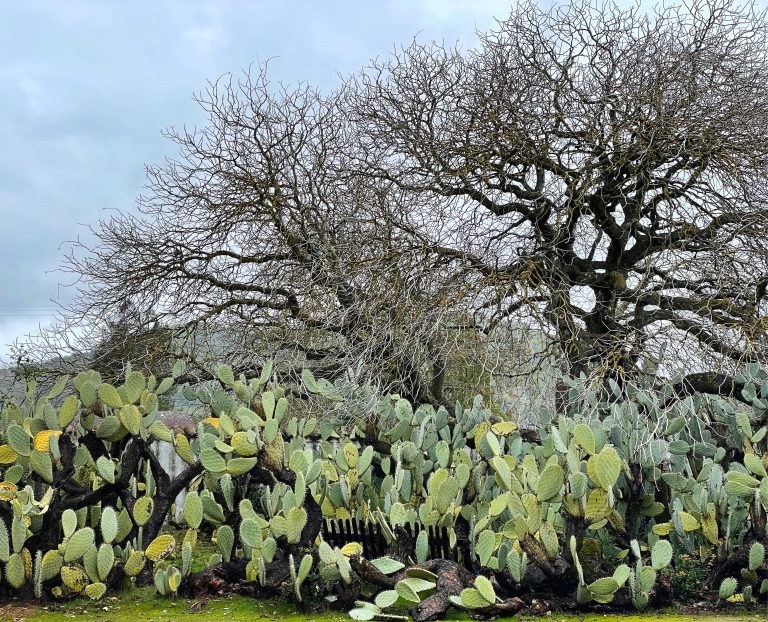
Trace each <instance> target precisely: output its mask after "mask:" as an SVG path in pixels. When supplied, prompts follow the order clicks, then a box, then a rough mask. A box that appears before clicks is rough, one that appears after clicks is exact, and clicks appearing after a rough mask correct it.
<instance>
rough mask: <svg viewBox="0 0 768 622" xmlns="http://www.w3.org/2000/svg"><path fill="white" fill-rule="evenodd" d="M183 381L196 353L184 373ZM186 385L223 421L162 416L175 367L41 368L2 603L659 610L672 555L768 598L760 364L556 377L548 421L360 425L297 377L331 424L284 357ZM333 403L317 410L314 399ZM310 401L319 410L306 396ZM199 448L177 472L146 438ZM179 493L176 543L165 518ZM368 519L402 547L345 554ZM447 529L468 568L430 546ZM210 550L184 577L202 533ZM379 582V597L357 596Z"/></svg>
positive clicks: (307, 379)
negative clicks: (230, 595) (277, 380)
mask: <svg viewBox="0 0 768 622" xmlns="http://www.w3.org/2000/svg"><path fill="white" fill-rule="evenodd" d="M181 373H183V364H182V363H179V364H177V366H176V367H175V368H174V374H175V376H178V375H180V374H181ZM217 376H218V385H217V386H216V387H215V388H211V387H189V386H185V387H183V391H184V395H185V397H186V398H187V399H188V400H193V401H199V402H200V403H201V404H203V405H205V406H206V407H207V408H208V410H209V415H210V416H207V417H205V418H203V419H202V420H201V421H200V422H199V423H198V425H197V430H196V432H195V433H194V434H185V433H182V432H178V433H177V432H174V431H172V430H170V429H169V428H168V427H166V425H165V424H164V423H163V422H162V421H160V420H159V419H158V418H157V416H156V415H157V408H158V397H159V396H160V395H163V394H164V393H166V392H168V391H170V390H171V389H172V388H174V378H173V377H171V378H166V379H162V380H161V379H158V378H155V377H149V378H146V377H145V376H144V375H142V374H141V373H138V372H134V371H131V370H130V369H128V370H127V372H126V374H125V377H124V382H123V384H122V385H120V386H113V385H111V384H108V383H105V382H102V381H101V379H100V377H99V375H98V374H97V373H96V372H92V371H91V372H84V373H81V374H78V375H77V376H76V377H74V378H71V379H69V378H62V379H61V380H60V381H59V382H57V383H56V384H55V386H52V387H50V388H48V389H46V390H45V391H41V390H39V389H38V387H37V386H36V385H35V383H34V381H30V382H29V384H28V387H27V394H26V399H25V400H24V401H23V403H22V404H16V403H13V402H9V403H6V404H5V405H4V407H3V409H2V431H1V432H0V473H1V474H2V482H0V570H1V571H2V577H1V578H2V584H1V586H0V593H1V594H3V595H4V596H19V597H24V598H38V599H42V598H59V599H61V598H68V597H72V596H76V595H85V596H87V597H89V598H92V599H94V600H99V599H101V598H103V597H104V595H105V594H107V593H108V592H110V591H114V590H118V589H125V588H127V587H129V586H130V585H132V584H154V586H155V588H156V589H157V591H158V592H159V593H160V594H162V595H168V596H171V597H173V596H175V595H177V594H180V595H182V596H186V595H193V594H194V595H196V596H199V595H200V594H205V593H221V592H222V591H225V590H238V591H240V592H243V593H249V594H253V595H254V596H259V595H274V594H275V591H276V590H277V591H281V590H282V591H283V592H284V593H285V595H286V596H288V597H291V598H293V599H295V600H296V601H297V602H299V603H305V604H306V603H307V602H312V603H317V602H323V603H326V604H327V605H328V606H334V607H344V608H347V609H349V610H350V615H351V616H352V617H353V618H355V619H361V620H367V619H373V618H384V619H388V618H399V617H401V616H402V615H403V614H404V612H406V611H407V612H408V613H409V614H410V615H411V616H412V617H413V618H414V619H416V620H425V619H432V618H434V617H439V616H441V615H443V614H444V613H445V611H446V609H447V608H448V607H459V608H463V609H467V610H471V611H472V612H473V613H475V614H476V615H483V616H494V615H499V614H501V613H505V612H515V611H517V610H519V609H520V608H522V607H524V606H527V605H529V604H530V603H531V600H530V599H531V597H532V596H534V595H536V596H537V597H540V598H545V599H549V600H550V601H552V602H554V603H556V604H557V605H558V606H561V607H571V606H572V607H583V608H589V607H606V606H608V607H619V608H620V607H626V608H634V609H637V610H643V609H645V608H647V607H649V606H652V605H653V604H663V605H666V604H668V603H669V601H670V599H671V598H672V595H671V594H670V588H669V584H670V582H669V575H670V573H672V572H674V568H675V564H676V559H677V558H678V557H679V556H681V555H684V556H697V557H699V558H700V559H702V560H704V561H706V563H708V564H709V567H710V568H711V571H710V574H709V577H708V580H707V582H706V585H702V586H701V590H702V597H705V596H707V595H710V596H711V598H712V600H713V602H715V601H725V600H730V601H734V600H741V601H745V602H753V601H760V600H762V601H765V600H766V598H768V594H767V593H768V565H767V564H766V556H765V545H766V543H768V532H767V530H766V529H767V528H766V511H768V438H766V436H767V434H766V432H767V431H768V428H766V421H767V419H768V417H767V416H768V374H766V373H765V372H763V371H762V370H760V369H757V368H755V367H749V368H747V369H746V370H744V372H743V373H742V380H743V381H744V386H745V387H746V388H745V389H744V391H743V393H742V394H741V395H738V396H734V397H733V398H731V399H726V398H723V397H719V396H711V395H700V394H695V395H687V396H683V395H678V394H676V393H675V392H674V391H673V389H672V388H671V387H672V386H673V385H672V384H670V383H663V382H661V381H660V380H659V379H658V378H657V377H656V376H655V375H654V374H653V373H648V374H647V375H646V376H642V377H640V378H639V379H637V380H636V381H635V382H628V381H626V382H624V383H623V384H621V385H620V384H618V383H617V382H614V381H613V380H610V381H607V382H605V383H598V384H594V383H589V382H587V381H586V380H585V379H571V378H563V383H564V386H565V389H564V396H563V398H564V399H562V400H559V403H560V406H559V407H558V411H557V412H548V411H546V410H545V411H543V412H541V413H537V414H536V416H535V417H532V420H536V421H538V422H541V424H540V425H537V426H536V427H535V428H534V429H530V428H525V427H524V428H523V429H520V428H518V426H517V425H516V423H515V422H512V421H508V420H505V419H504V418H503V417H500V416H498V415H494V414H492V412H491V411H490V410H489V409H487V408H486V407H484V405H483V404H482V401H481V400H479V399H478V400H476V401H475V403H474V404H472V406H471V407H468V408H466V407H462V406H461V405H459V404H457V405H456V406H455V407H453V408H452V409H450V410H449V409H447V408H445V407H444V406H440V407H433V406H431V405H419V406H418V407H416V408H414V405H412V404H410V403H409V402H408V401H406V400H404V399H402V398H400V397H399V396H396V395H394V396H386V397H384V398H382V399H381V400H379V402H378V405H377V411H376V412H375V413H374V414H373V415H371V416H369V417H366V418H365V419H362V418H360V417H359V416H356V415H353V416H350V415H349V412H347V410H346V406H345V404H346V402H345V398H344V397H343V396H342V395H341V394H340V393H339V392H338V391H337V390H336V389H335V387H334V385H333V384H331V383H330V382H328V381H326V380H321V379H315V378H314V376H313V375H312V374H311V373H309V372H305V373H304V375H303V388H304V391H305V392H306V393H308V394H309V395H310V398H311V400H313V401H314V402H315V406H316V407H319V408H320V410H321V411H322V416H320V417H314V416H311V415H309V414H307V415H303V416H296V415H294V414H293V413H292V410H293V409H292V408H291V403H290V400H289V398H288V395H286V392H285V391H283V390H282V389H281V388H280V387H278V386H276V385H275V384H274V382H273V381H272V374H271V366H270V365H266V366H265V368H264V369H263V371H262V373H261V375H260V377H258V378H250V379H247V378H245V377H243V376H240V377H239V378H238V377H235V374H234V373H233V372H232V370H231V369H230V368H229V367H227V366H222V367H220V368H219V370H218V373H217ZM316 409H317V408H316ZM303 410H304V411H305V412H312V410H311V409H310V410H307V409H303ZM155 442H160V443H168V444H170V445H172V446H173V447H174V449H175V451H176V453H177V454H178V456H179V457H180V458H181V459H182V460H183V461H184V462H185V463H186V466H185V468H184V470H183V471H182V472H181V473H180V474H178V475H176V476H175V477H173V478H172V477H171V476H170V475H169V474H168V473H166V472H165V470H164V469H163V468H162V466H161V465H160V463H159V462H158V460H157V459H156V458H155V456H154V453H153V451H152V448H151V445H152V443H155ZM182 490H186V491H187V495H186V498H185V502H184V507H183V508H180V510H181V512H180V514H181V516H182V517H183V519H182V521H183V523H184V525H185V532H184V534H183V535H179V534H173V533H164V532H163V530H162V527H163V525H164V523H165V521H166V519H167V517H168V515H169V512H170V510H171V508H172V506H173V503H174V499H175V498H176V496H177V495H178V493H179V492H181V491H182ZM352 516H355V517H357V518H362V519H364V520H367V521H370V522H372V523H376V524H377V525H378V526H379V528H380V530H381V531H382V533H383V534H384V537H385V538H386V540H387V544H388V547H389V551H388V553H387V555H386V556H384V557H379V558H377V559H366V558H365V557H364V555H363V547H362V546H360V544H358V543H350V544H347V545H346V546H344V547H342V548H336V547H333V546H331V545H330V544H328V543H327V542H325V541H324V540H323V538H322V529H321V528H322V521H323V519H324V518H334V519H346V518H350V517H352ZM416 523H419V524H420V525H423V526H435V527H442V528H445V530H446V531H447V533H448V537H449V538H450V540H451V544H452V545H454V546H455V545H457V543H458V542H459V540H461V541H462V542H465V543H467V548H468V550H469V556H468V558H467V559H463V560H462V561H461V563H457V562H454V561H449V560H442V559H428V554H429V550H430V549H429V542H428V535H427V532H426V531H421V532H420V533H419V536H418V537H415V538H411V537H410V536H409V535H408V534H409V533H411V532H410V531H406V529H404V528H405V527H406V526H407V525H415V524H416ZM200 538H206V539H212V540H214V541H215V543H216V550H217V552H216V553H215V554H214V555H213V556H212V557H211V559H210V560H209V563H208V568H207V569H206V570H204V571H202V572H196V573H193V572H191V568H192V559H193V556H194V552H195V547H196V544H197V541H198V539H200ZM363 594H366V595H367V596H366V597H364V596H363Z"/></svg>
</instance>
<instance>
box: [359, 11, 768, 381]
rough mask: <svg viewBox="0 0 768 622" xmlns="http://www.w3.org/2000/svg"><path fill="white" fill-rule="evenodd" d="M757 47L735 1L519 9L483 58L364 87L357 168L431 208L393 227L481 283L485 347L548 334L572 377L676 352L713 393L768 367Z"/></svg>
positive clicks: (767, 221) (420, 61)
mask: <svg viewBox="0 0 768 622" xmlns="http://www.w3.org/2000/svg"><path fill="white" fill-rule="evenodd" d="M766 33H767V31H766V21H765V15H764V14H763V13H757V12H756V10H755V8H754V7H751V6H746V7H744V6H741V5H737V4H735V3H734V2H731V1H730V0H722V1H721V0H716V1H714V2H706V1H695V2H691V3H688V4H686V5H685V6H677V7H665V6H662V7H659V8H656V9H655V10H654V12H653V13H652V14H646V13H645V12H643V10H642V9H641V8H640V7H639V6H632V7H630V8H629V9H622V8H620V7H619V6H618V5H616V4H609V5H599V8H598V6H596V5H593V4H592V3H589V2H583V1H577V2H575V3H573V4H568V5H559V6H556V7H554V8H553V9H551V10H549V11H546V10H543V9H541V8H539V7H538V6H536V5H535V4H533V3H527V2H526V3H522V4H520V5H518V6H517V7H516V8H514V10H513V12H512V14H511V15H510V17H509V18H508V19H507V20H505V21H503V22H500V23H499V26H498V29H497V30H496V31H494V32H490V33H487V34H485V35H483V36H482V37H481V45H480V47H479V49H477V50H476V51H472V52H470V53H468V54H463V53H460V52H459V51H457V50H451V49H446V48H445V47H442V46H436V45H419V44H414V45H412V46H411V47H409V48H408V49H406V50H404V51H403V52H402V53H400V54H397V55H395V56H394V58H391V59H390V60H388V61H386V62H383V63H377V64H375V65H374V66H373V67H372V68H370V69H368V70H366V71H365V72H364V73H362V74H361V75H360V76H359V78H358V79H357V84H356V89H355V91H354V97H353V98H352V99H353V104H352V107H353V110H354V113H355V114H354V118H355V121H356V123H357V124H358V126H359V127H360V128H361V132H360V134H359V135H358V136H359V137H360V139H361V141H362V144H363V145H364V147H363V149H362V151H361V152H362V153H365V155H366V157H365V159H364V161H363V162H361V163H359V164H358V165H357V168H359V169H360V170H362V171H366V172H367V173H368V174H370V175H371V176H373V177H375V178H377V179H382V180H386V181H389V182H390V183H392V184H393V185H395V186H396V187H398V188H400V189H402V190H404V191H406V192H411V193H413V194H415V195H417V196H419V197H420V198H422V199H421V200H422V202H423V203H424V202H425V204H426V205H428V206H429V209H428V210H425V211H421V212H419V213H413V212H412V211H408V210H406V211H396V212H393V213H392V214H391V217H392V218H393V221H396V222H397V223H398V224H399V225H400V226H402V227H403V228H407V229H410V230H411V231H413V232H414V235H415V236H416V237H418V239H419V240H420V241H421V242H422V243H423V245H424V246H425V247H428V248H429V249H430V250H431V251H432V252H434V253H435V254H436V255H440V256H443V257H445V258H446V260H452V261H454V262H455V265H456V266H459V265H461V266H463V267H464V269H465V270H466V271H467V272H468V273H471V274H472V275H473V276H474V279H473V283H475V284H476V285H477V289H476V293H475V295H476V300H477V304H476V305H475V307H474V311H475V315H474V317H475V319H476V321H477V323H478V325H479V326H482V327H484V329H485V330H492V329H493V328H494V327H495V326H498V325H501V324H504V323H508V322H510V321H511V320H517V322H519V323H522V324H524V325H530V326H532V327H536V328H538V329H541V330H543V332H544V333H545V334H546V335H547V336H548V338H549V343H550V344H551V346H552V347H553V348H554V350H555V351H556V352H557V354H558V356H562V357H564V359H565V361H566V362H567V364H568V368H569V369H570V370H571V371H572V372H576V373H578V372H582V371H583V372H587V373H594V372H599V373H602V374H611V373H613V374H617V375H622V374H623V373H624V372H627V371H629V372H631V371H632V370H635V369H637V367H638V365H640V364H641V362H642V361H643V360H644V358H646V357H648V356H649V355H652V354H654V353H656V352H657V351H658V348H659V346H660V345H661V344H662V343H669V344H671V345H672V346H673V347H669V348H668V350H667V352H668V364H670V365H671V366H674V367H675V368H682V369H684V370H685V371H686V372H688V373H689V374H690V375H689V376H688V378H687V380H688V382H689V383H695V384H697V386H699V387H701V388H703V387H704V386H709V387H710V388H712V386H713V383H714V384H718V383H719V382H720V380H722V377H721V376H719V375H716V374H714V373H713V372H720V371H723V372H728V371H732V370H733V369H734V368H735V367H736V366H737V365H738V364H739V363H742V362H745V361H753V362H754V361H764V360H765V355H766V345H767V344H766V327H767V324H766V321H767V319H768V318H766V311H767V310H768V302H767V301H766V300H765V290H766V283H768V253H767V252H766V251H767V249H768V203H767V202H766V199H767V198H768V197H767V194H766V192H767V190H768V185H767V184H766V181H767V178H766V173H768V169H767V168H766V164H767V160H766V156H767V155H768V125H767V124H766V121H768V94H767V93H766V90H765V85H766V83H768V63H767V62H766V52H768V46H766ZM423 197H431V200H429V199H427V200H426V201H425V199H424V198H423Z"/></svg>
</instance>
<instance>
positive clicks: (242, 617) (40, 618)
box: [0, 588, 766, 622]
mask: <svg viewBox="0 0 768 622" xmlns="http://www.w3.org/2000/svg"><path fill="white" fill-rule="evenodd" d="M194 604H195V603H194V601H186V600H182V599H177V600H175V601H174V600H170V599H167V598H160V597H158V596H157V595H156V594H155V593H154V590H153V589H152V588H144V589H135V590H132V591H130V592H128V593H126V594H123V595H121V596H119V597H107V598H105V599H104V600H103V601H101V602H99V603H94V602H91V601H88V600H82V599H79V600H75V601H71V602H69V603H66V604H61V605H57V604H51V605H48V606H47V607H29V606H22V605H13V604H10V605H6V606H4V607H0V621H5V620H9V621H10V620H14V621H15V622H20V621H22V620H23V621H24V622H65V621H66V620H70V619H71V620H78V621H79V622H176V621H179V622H183V621H185V620H186V621H190V622H191V621H193V620H194V621H195V622H198V621H203V620H204V621H206V622H208V621H210V622H230V621H231V622H253V621H254V620H283V621H285V622H299V620H307V621H313V620H314V621H315V622H349V620H350V618H349V616H347V615H346V613H344V612H334V611H329V612H323V613H314V612H310V613H302V612H301V611H299V610H297V609H296V607H295V605H294V604H292V603H288V602H285V601H263V600H254V599H251V598H245V597H239V596H232V597H229V598H221V599H217V600H211V601H208V602H207V603H206V604H205V605H204V606H203V607H202V608H201V609H199V610H198V609H196V608H194V609H193V608H191V607H193V606H194ZM448 619H449V620H469V619H470V618H469V617H467V616H466V615H465V614H462V613H461V612H459V611H452V612H451V613H450V614H449V616H448ZM501 619H502V620H503V619H504V618H501ZM508 619H514V618H508ZM516 619H518V620H523V621H524V620H551V621H552V622H610V620H621V622H672V621H676V620H682V621H684V622H699V621H704V620H710V621H713V622H714V621H715V620H722V621H723V622H758V621H764V620H765V619H766V617H765V614H764V613H761V614H758V613H750V614H743V615H732V614H729V615H721V614H718V613H702V614H694V615H679V614H675V613H652V614H647V615H632V614H630V615H626V616H624V615H622V616H612V615H603V614H587V615H560V614H557V613H553V614H552V615H549V616H547V617H546V618H531V617H530V616H525V615H522V616H518V618H516Z"/></svg>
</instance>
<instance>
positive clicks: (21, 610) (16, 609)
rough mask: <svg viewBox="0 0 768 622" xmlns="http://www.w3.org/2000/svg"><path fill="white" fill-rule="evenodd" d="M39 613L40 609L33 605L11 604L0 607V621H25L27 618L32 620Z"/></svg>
mask: <svg viewBox="0 0 768 622" xmlns="http://www.w3.org/2000/svg"><path fill="white" fill-rule="evenodd" d="M38 613H40V607H37V606H35V605H26V604H21V603H20V604H17V605H16V604H13V605H2V606H0V620H2V621H3V622H5V621H6V620H8V621H10V620H13V622H17V621H19V622H20V621H21V620H26V619H27V618H33V617H35V616H36V615H37V614H38Z"/></svg>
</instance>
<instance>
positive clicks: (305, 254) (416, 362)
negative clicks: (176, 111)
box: [45, 70, 462, 402]
mask: <svg viewBox="0 0 768 622" xmlns="http://www.w3.org/2000/svg"><path fill="white" fill-rule="evenodd" d="M345 95H346V94H345V91H343V90H342V91H341V92H340V93H336V94H333V95H332V96H330V97H323V96H321V95H320V94H319V93H318V92H317V91H315V90H314V89H311V88H309V87H306V86H303V87H300V88H298V89H294V90H288V89H282V88H272V86H271V85H270V84H269V83H268V80H267V77H266V74H265V72H264V71H263V70H262V71H260V72H258V73H257V74H256V75H254V76H251V75H246V76H245V77H244V78H243V79H242V80H240V81H232V80H229V81H219V82H217V83H215V84H212V85H211V86H210V88H209V90H208V91H207V92H206V93H204V94H203V95H201V96H200V97H199V99H198V101H199V103H200V105H201V106H203V107H204V108H205V110H207V112H208V113H209V125H208V126H207V127H205V128H204V129H202V130H200V131H186V130H182V131H172V132H171V133H170V134H169V135H170V137H171V139H172V140H174V141H175V142H176V143H177V144H178V146H179V149H180V153H181V157H180V158H179V159H178V160H174V161H170V162H167V163H166V165H165V166H163V167H157V168H150V169H148V175H149V193H148V194H147V196H145V197H142V198H141V200H140V207H141V212H142V215H141V216H133V215H129V214H119V215H117V216H115V217H113V218H112V219H111V220H109V221H107V222H102V223H101V224H100V225H99V227H98V228H96V229H95V230H94V233H95V237H96V240H97V242H96V244H95V245H94V246H93V247H92V248H85V247H84V246H82V245H76V247H75V251H74V252H73V253H72V255H71V256H70V257H69V258H68V261H67V264H66V266H65V269H67V270H70V271H72V272H73V273H74V274H75V275H77V277H78V279H79V282H78V295H77V297H76V300H75V303H74V304H73V305H72V306H71V307H70V308H68V309H66V310H65V311H64V314H63V319H64V326H70V327H71V326H79V327H89V326H100V325H102V324H103V323H104V322H105V321H110V318H112V317H113V316H114V315H115V312H116V309H119V307H116V301H126V300H127V301H130V304H131V306H132V307H133V308H136V309H153V310H154V311H155V312H154V314H152V315H149V314H147V318H148V319H150V318H151V321H152V322H163V323H164V324H165V325H172V326H176V327H177V328H178V330H177V331H176V335H175V338H176V340H177V342H178V343H180V344H181V347H182V349H183V350H184V353H185V354H186V355H187V356H188V357H190V358H191V359H192V360H193V361H195V362H197V363H199V365H198V373H199V374H200V377H205V371H204V370H205V369H206V368H208V369H210V365H211V363H213V362H214V360H215V359H226V360H228V361H237V362H238V367H239V368H240V369H242V370H244V371H249V370H253V369H255V368H258V367H259V366H260V365H261V363H262V362H263V359H264V358H275V359H277V361H278V363H281V362H282V363H287V364H289V365H287V367H292V368H296V367H299V368H300V367H301V366H302V365H305V364H310V365H312V366H313V368H314V369H315V370H316V373H318V374H320V375H323V376H325V377H330V378H333V377H335V376H336V375H338V374H339V373H342V372H344V370H346V369H347V368H349V367H353V368H356V369H357V368H360V369H361V370H362V373H364V374H366V375H367V376H369V377H370V376H371V375H375V376H376V377H377V378H378V379H380V380H381V381H382V382H383V383H384V384H385V385H386V388H394V389H397V390H401V391H402V392H403V393H404V394H405V395H408V396H410V397H412V398H413V399H415V400H416V401H430V402H436V401H437V402H439V401H441V400H442V388H441V378H442V373H443V362H442V361H443V355H442V353H443V351H444V349H445V347H446V334H445V332H444V331H443V330H442V329H443V327H445V326H446V323H447V322H450V321H455V320H456V319H460V318H461V315H462V310H461V309H460V307H459V306H458V305H456V304H455V303H454V302H453V301H452V298H453V292H454V291H456V290H457V288H461V287H462V284H461V283H457V282H454V281H452V277H453V275H452V274H451V273H448V272H447V273H445V275H442V274H441V264H442V263H443V262H444V260H443V258H442V257H440V256H438V255H434V254H433V253H425V252H424V251H423V250H422V249H420V248H419V247H418V246H417V245H414V243H413V242H412V240H411V238H410V236H409V235H408V233H407V232H403V231H402V230H400V229H398V228H396V227H393V226H391V225H390V224H389V219H388V218H387V216H386V214H387V213H388V212H389V211H391V209H392V207H391V206H392V205H394V204H396V203H398V202H401V201H404V200H408V201H412V200H413V198H412V197H411V196H410V194H409V193H405V192H402V191H399V190H398V189H396V188H391V187H389V186H390V185H389V184H387V185H381V184H379V183H378V182H377V181H376V180H375V179H372V178H368V179H365V178H362V177H359V176H357V175H355V174H354V173H355V171H354V169H352V168H351V165H352V162H353V159H352V158H353V156H357V155H358V154H355V153H354V149H356V148H357V146H356V144H355V142H354V141H353V140H352V139H351V137H352V132H353V131H354V129H355V128H353V127H351V126H350V125H349V123H348V120H347V118H346V114H345V110H344V108H343V106H342V104H343V102H344V98H345ZM355 159H359V158H357V157H355ZM115 321H116V320H115ZM115 321H113V323H115ZM138 328H141V327H139V326H137V330H138ZM80 330H81V335H80V342H81V343H82V342H85V343H88V341H89V340H88V339H83V335H82V330H84V329H83V328H81V329H80ZM70 332H71V331H65V335H66V334H69V333H70ZM45 337H46V338H47V341H48V343H49V345H53V346H54V348H52V349H53V350H56V349H59V348H60V341H59V340H60V339H61V338H62V331H61V330H60V326H57V327H56V328H55V329H54V330H53V331H51V332H50V333H49V334H48V335H46V336H45ZM124 342H125V340H122V341H121V343H124ZM91 343H92V341H91ZM99 343H103V340H99ZM80 347H81V348H82V346H80ZM135 349H136V348H134V350H135ZM102 350H103V348H102ZM117 352H118V351H116V352H115V353H113V354H116V353H117ZM255 353H257V355H256V356H255V355H254V354H255ZM103 354H104V355H107V354H108V353H107V352H103ZM283 367H284V368H285V367H286V365H284V366H283ZM190 369H194V367H191V368H190Z"/></svg>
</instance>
